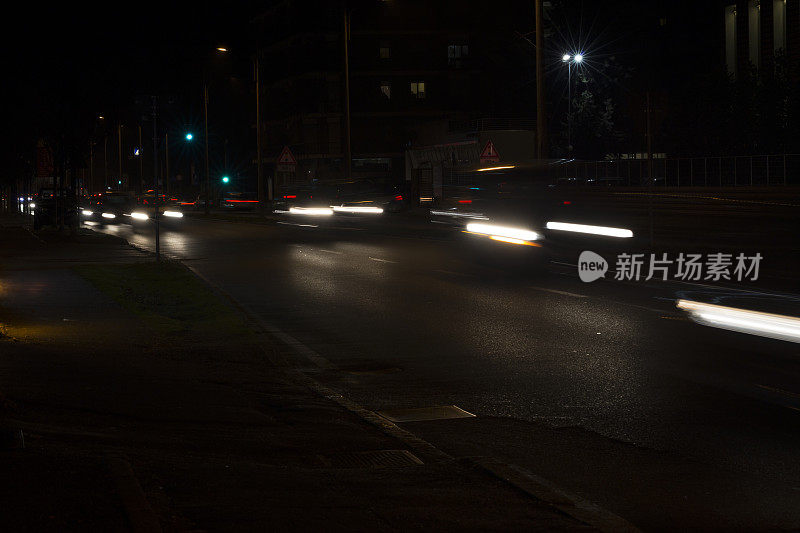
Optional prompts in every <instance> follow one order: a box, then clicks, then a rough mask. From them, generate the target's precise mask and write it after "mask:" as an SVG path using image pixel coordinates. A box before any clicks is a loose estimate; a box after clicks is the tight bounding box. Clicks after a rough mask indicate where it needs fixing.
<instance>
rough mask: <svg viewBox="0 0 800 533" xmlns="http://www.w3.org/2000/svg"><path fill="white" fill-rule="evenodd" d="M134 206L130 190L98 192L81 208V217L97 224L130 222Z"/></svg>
mask: <svg viewBox="0 0 800 533" xmlns="http://www.w3.org/2000/svg"><path fill="white" fill-rule="evenodd" d="M134 206H135V202H134V198H133V195H132V194H130V193H128V192H124V191H110V192H104V193H97V194H95V195H92V196H91V197H90V198H89V202H88V205H86V206H84V207H82V208H81V217H82V218H83V220H87V221H91V222H95V223H97V224H119V223H121V222H130V214H131V210H132V209H133V207H134Z"/></svg>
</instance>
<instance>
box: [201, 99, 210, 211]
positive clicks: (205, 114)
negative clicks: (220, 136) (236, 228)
mask: <svg viewBox="0 0 800 533" xmlns="http://www.w3.org/2000/svg"><path fill="white" fill-rule="evenodd" d="M203 123H204V127H205V136H206V209H205V213H206V215H207V214H209V213H210V212H211V178H210V177H209V174H208V83H204V84H203Z"/></svg>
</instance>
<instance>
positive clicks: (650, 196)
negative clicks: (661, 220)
mask: <svg viewBox="0 0 800 533" xmlns="http://www.w3.org/2000/svg"><path fill="white" fill-rule="evenodd" d="M650 113H651V104H650V91H647V104H646V108H645V115H646V119H647V188H648V193H649V194H648V195H647V197H648V201H647V206H648V211H650V213H649V214H650V249H651V250H652V249H653V247H654V241H655V238H654V235H653V132H652V130H651V128H650Z"/></svg>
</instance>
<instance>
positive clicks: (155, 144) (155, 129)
mask: <svg viewBox="0 0 800 533" xmlns="http://www.w3.org/2000/svg"><path fill="white" fill-rule="evenodd" d="M157 121H158V97H157V96H153V191H154V192H155V202H154V203H153V210H154V211H155V213H154V215H155V216H154V217H153V218H154V219H155V223H156V262H158V261H161V242H160V235H159V233H160V232H159V228H158V215H159V213H158V207H159V203H160V202H161V197H160V196H159V194H158V127H157V125H158V122H157ZM139 131H140V132H141V131H142V130H141V126H139ZM140 153H141V152H140ZM140 161H141V159H140Z"/></svg>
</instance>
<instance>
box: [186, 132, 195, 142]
mask: <svg viewBox="0 0 800 533" xmlns="http://www.w3.org/2000/svg"><path fill="white" fill-rule="evenodd" d="M192 139H194V135H192V134H191V133H187V134H186V140H187V141H191V140H192Z"/></svg>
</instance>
